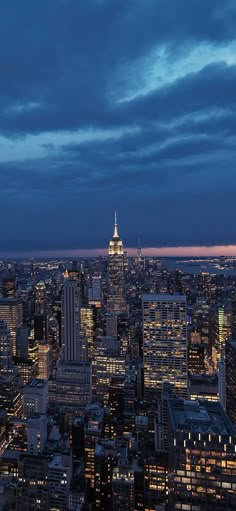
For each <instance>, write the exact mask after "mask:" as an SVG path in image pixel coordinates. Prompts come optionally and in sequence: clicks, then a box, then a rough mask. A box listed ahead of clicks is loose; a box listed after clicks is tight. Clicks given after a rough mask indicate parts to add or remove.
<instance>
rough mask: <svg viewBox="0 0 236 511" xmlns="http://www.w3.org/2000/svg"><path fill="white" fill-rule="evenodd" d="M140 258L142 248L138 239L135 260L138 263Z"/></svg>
mask: <svg viewBox="0 0 236 511" xmlns="http://www.w3.org/2000/svg"><path fill="white" fill-rule="evenodd" d="M141 258H142V248H141V244H140V238H139V239H138V246H137V260H138V261H140V260H141Z"/></svg>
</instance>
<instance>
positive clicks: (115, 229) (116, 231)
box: [113, 210, 119, 238]
mask: <svg viewBox="0 0 236 511" xmlns="http://www.w3.org/2000/svg"><path fill="white" fill-rule="evenodd" d="M113 238H119V234H118V226H117V216H116V210H115V226H114V234H113Z"/></svg>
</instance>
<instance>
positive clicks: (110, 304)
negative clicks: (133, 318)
mask: <svg viewBox="0 0 236 511" xmlns="http://www.w3.org/2000/svg"><path fill="white" fill-rule="evenodd" d="M107 309H108V311H109V312H112V311H114V312H117V313H119V312H123V311H125V310H126V304H125V300H124V250H123V243H122V240H121V239H120V236H119V234H118V226H117V218H116V213H115V227H114V234H113V236H112V239H111V240H110V243H109V250H108V301H107Z"/></svg>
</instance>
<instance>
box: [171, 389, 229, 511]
mask: <svg viewBox="0 0 236 511" xmlns="http://www.w3.org/2000/svg"><path fill="white" fill-rule="evenodd" d="M168 413H169V438H168V465H169V467H168V468H169V492H168V501H169V502H168V504H169V506H168V507H167V509H169V510H171V511H175V510H179V509H181V510H183V509H185V510H188V511H197V510H199V511H203V510H204V511H212V510H213V509H216V510H221V511H223V510H224V509H225V510H226V509H227V511H233V510H235V509H236V491H235V490H236V457H235V450H236V428H235V427H234V426H233V424H232V423H231V421H230V420H229V418H228V416H227V415H226V413H225V412H224V410H223V408H222V407H221V405H220V403H213V402H209V401H184V400H183V399H170V400H169V401H168Z"/></svg>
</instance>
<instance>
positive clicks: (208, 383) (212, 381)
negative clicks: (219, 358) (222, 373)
mask: <svg viewBox="0 0 236 511" xmlns="http://www.w3.org/2000/svg"><path fill="white" fill-rule="evenodd" d="M189 382H190V386H191V387H199V386H200V387H207V389H208V388H209V387H215V386H216V387H217V386H218V375H217V374H191V375H190V376H189Z"/></svg>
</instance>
